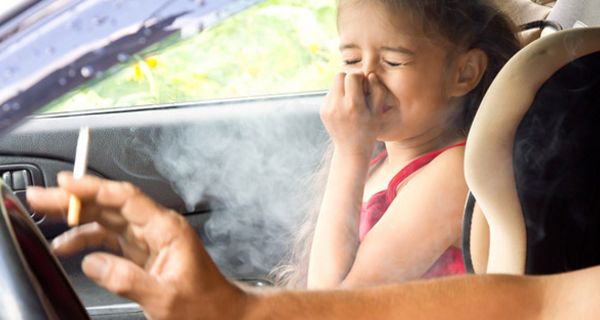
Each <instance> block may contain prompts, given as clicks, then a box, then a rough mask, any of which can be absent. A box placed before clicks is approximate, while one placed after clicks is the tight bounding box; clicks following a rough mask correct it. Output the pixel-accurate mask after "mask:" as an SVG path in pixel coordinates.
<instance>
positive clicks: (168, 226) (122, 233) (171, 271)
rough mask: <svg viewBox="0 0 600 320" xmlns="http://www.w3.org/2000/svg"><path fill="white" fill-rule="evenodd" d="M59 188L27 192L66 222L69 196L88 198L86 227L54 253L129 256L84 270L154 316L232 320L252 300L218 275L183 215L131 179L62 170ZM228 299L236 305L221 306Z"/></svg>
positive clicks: (58, 243) (99, 260)
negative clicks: (102, 249)
mask: <svg viewBox="0 0 600 320" xmlns="http://www.w3.org/2000/svg"><path fill="white" fill-rule="evenodd" d="M58 184H59V188H48V189H43V188H36V187H34V188H30V189H28V190H27V200H28V201H29V203H30V205H31V207H32V208H33V209H34V210H36V211H38V212H40V213H44V214H46V215H47V216H49V217H56V218H61V217H62V218H64V215H65V213H66V211H67V210H66V209H67V206H68V202H69V201H68V199H69V195H70V194H73V195H75V196H77V197H79V199H80V200H81V203H82V206H81V208H82V212H81V223H83V224H82V225H80V226H77V227H75V228H72V229H71V230H69V231H67V232H66V233H64V234H62V235H61V236H59V237H58V238H56V239H55V240H54V241H53V244H52V246H53V249H54V250H55V252H56V253H57V254H63V255H64V254H73V253H75V252H77V251H80V250H83V249H85V248H88V247H98V246H106V247H109V248H113V249H119V250H120V251H121V252H122V253H123V257H119V256H115V255H112V254H108V253H100V252H96V253H91V254H89V255H87V256H86V257H85V258H84V260H83V262H82V269H83V272H84V273H85V274H86V275H87V276H88V277H89V278H91V279H92V280H93V281H95V282H96V283H97V284H98V285H100V286H102V287H104V288H106V289H107V290H109V291H111V292H113V293H115V294H118V295H121V296H123V297H126V298H129V299H131V300H133V301H136V302H138V303H139V304H140V305H141V306H142V308H143V309H144V312H145V313H146V315H147V317H148V318H151V319H166V318H172V319H190V317H192V318H193V317H202V318H203V319H229V318H237V316H238V314H237V312H241V311H242V310H243V305H244V304H245V301H246V298H247V296H246V295H245V293H243V292H242V291H241V290H239V289H238V288H237V287H235V286H233V285H232V284H230V283H229V282H228V281H227V280H226V279H225V278H224V277H223V275H222V274H221V273H220V272H219V271H218V269H217V267H216V266H215V264H214V263H213V261H212V259H211V258H210V257H209V255H208V254H207V252H206V251H205V249H204V247H203V246H202V244H201V243H200V239H199V238H198V236H197V235H196V233H195V231H194V230H193V228H192V227H191V226H190V225H189V224H188V223H187V222H186V220H185V219H184V218H183V217H181V216H180V215H179V214H177V213H176V212H174V211H172V210H168V209H166V208H163V207H161V206H160V205H158V204H157V203H156V202H154V201H152V200H151V199H150V198H148V197H147V196H146V195H144V194H143V193H141V192H140V191H139V190H138V189H137V188H136V187H134V186H133V185H131V184H129V183H125V182H114V181H108V180H103V179H100V178H96V177H91V176H86V177H84V178H82V179H79V180H74V179H73V177H72V175H71V174H70V173H61V174H59V176H58ZM223 301H227V303H228V305H229V306H230V307H227V308H220V306H221V307H222V303H223ZM232 306H233V307H232Z"/></svg>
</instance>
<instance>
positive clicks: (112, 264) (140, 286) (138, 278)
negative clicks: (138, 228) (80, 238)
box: [81, 253, 165, 309]
mask: <svg viewBox="0 0 600 320" xmlns="http://www.w3.org/2000/svg"><path fill="white" fill-rule="evenodd" d="M81 267H82V269H83V272H84V274H85V275H86V276H88V277H89V278H90V279H92V280H93V281H94V282H96V283H97V284H98V285H99V286H101V287H103V288H105V289H107V290H108V291H110V292H112V293H114V294H117V295H120V296H123V297H126V298H129V299H131V300H133V301H136V302H138V303H139V304H140V305H142V307H145V306H148V305H152V304H153V303H154V302H156V300H157V299H159V297H157V295H161V294H162V293H165V292H164V291H165V289H164V288H162V287H161V286H160V284H159V283H158V282H157V280H156V279H154V277H152V276H151V275H150V274H149V273H148V272H147V271H146V270H144V269H143V268H141V267H140V266H138V265H136V264H135V263H133V262H131V261H129V260H127V259H124V258H120V257H117V256H115V255H111V254H107V253H92V254H89V255H87V256H86V257H85V258H84V259H83V261H82V263H81ZM144 309H146V308H144Z"/></svg>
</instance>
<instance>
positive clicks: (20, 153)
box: [0, 0, 600, 319]
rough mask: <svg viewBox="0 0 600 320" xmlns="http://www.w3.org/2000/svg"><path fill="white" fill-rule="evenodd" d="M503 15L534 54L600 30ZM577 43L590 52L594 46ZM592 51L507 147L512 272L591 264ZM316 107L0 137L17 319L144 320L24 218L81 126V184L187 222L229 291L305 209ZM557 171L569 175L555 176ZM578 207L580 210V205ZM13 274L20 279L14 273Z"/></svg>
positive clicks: (554, 16) (473, 230)
mask: <svg viewBox="0 0 600 320" xmlns="http://www.w3.org/2000/svg"><path fill="white" fill-rule="evenodd" d="M502 2H504V1H502ZM503 10H506V11H507V12H508V13H509V14H511V16H513V17H515V21H516V22H517V23H518V24H519V25H521V26H522V29H523V32H522V39H523V43H524V44H531V45H534V44H535V43H536V41H537V40H538V39H542V38H544V37H546V36H547V35H549V34H551V33H553V32H556V31H559V30H563V29H564V30H570V29H573V28H586V29H589V30H591V31H590V33H593V34H594V35H597V34H598V28H590V27H597V26H600V6H599V3H598V2H597V1H595V0H588V1H583V0H582V1H575V0H559V1H544V0H538V1H531V0H513V1H511V2H504V6H503ZM594 32H595V33H594ZM586 39H587V40H586V41H588V42H590V43H592V44H593V45H595V46H596V48H597V47H598V42H600V40H598V39H600V37H595V38H594V37H587V38H586ZM595 51H596V53H593V54H587V55H582V56H577V58H575V56H573V59H572V60H573V61H568V62H569V63H567V62H565V63H564V64H562V65H560V66H557V68H556V70H557V72H556V74H554V75H553V76H552V77H548V78H546V79H548V80H546V79H544V80H543V81H542V82H541V83H540V86H541V88H540V90H539V91H537V90H536V92H537V95H536V97H535V100H534V101H533V103H530V104H526V105H523V110H524V111H523V112H525V111H527V110H528V111H527V114H526V115H525V116H524V117H523V120H522V121H521V119H520V118H519V119H518V121H519V122H518V123H521V124H520V125H519V127H518V129H517V131H516V135H515V136H513V140H512V144H511V146H512V145H514V148H512V149H510V151H511V153H510V159H512V160H511V163H512V164H513V166H514V172H513V171H511V172H510V173H509V175H510V176H513V175H514V179H515V180H516V184H515V193H516V194H518V200H517V201H518V203H519V206H520V207H522V214H521V215H520V218H521V220H518V219H517V220H516V222H514V224H513V226H514V225H517V227H516V229H515V230H517V231H516V232H517V233H518V232H520V231H519V227H518V226H519V223H520V224H521V225H522V226H523V227H524V228H525V229H524V232H526V241H524V242H519V243H516V244H513V245H514V246H516V247H517V248H520V249H515V250H512V251H511V250H508V251H509V254H508V255H507V256H506V261H517V262H518V261H521V260H523V259H526V264H525V270H520V272H521V273H527V274H546V273H554V272H562V271H567V270H575V269H579V268H583V267H586V266H590V265H596V264H600V250H597V249H598V248H599V246H600V235H598V234H595V233H594V230H595V229H596V228H597V227H598V226H599V225H600V218H598V217H594V216H593V215H592V214H591V212H593V211H592V208H596V207H594V206H595V203H596V202H597V200H596V199H598V198H599V197H598V191H597V190H598V189H597V188H595V187H594V181H595V178H596V177H597V176H598V175H599V174H600V172H598V170H597V169H596V168H595V167H594V164H595V163H597V162H598V160H600V159H598V158H597V156H595V154H596V153H595V152H594V151H595V147H596V146H597V143H598V142H596V141H598V139H596V136H597V133H596V132H595V130H594V123H596V120H598V119H597V118H598V117H600V114H599V113H598V112H599V111H597V110H595V108H594V106H597V105H598V102H600V101H599V99H600V97H599V96H598V89H599V85H600V79H599V78H598V76H597V75H598V74H599V72H600V53H599V52H600V49H598V48H597V49H595ZM542 83H543V86H542V85H541V84H542ZM502 94H503V95H509V94H510V93H507V92H503V93H502ZM532 94H533V93H532ZM324 96H325V92H310V93H301V94H286V95H277V96H261V97H250V98H237V99H223V100H211V101H201V102H193V103H182V104H175V105H167V106H148V107H139V108H129V109H114V110H97V111H86V112H70V113H56V114H38V115H35V116H32V117H30V118H28V119H27V121H26V122H23V123H22V124H21V125H20V126H18V127H17V128H15V129H14V130H12V131H10V132H8V133H5V134H3V135H2V136H0V175H1V177H2V180H3V181H4V184H6V187H2V198H3V199H2V200H3V203H4V207H5V209H3V212H2V219H0V228H3V230H2V232H1V237H0V239H1V240H2V241H3V244H2V245H1V246H0V249H2V250H8V249H6V248H12V249H10V250H9V251H4V252H3V253H2V259H5V258H4V257H8V256H11V257H13V259H8V260H7V262H6V263H7V264H8V263H12V266H13V267H12V269H6V268H0V274H3V275H2V276H1V277H2V281H4V279H13V280H14V282H12V284H11V286H12V288H14V290H25V291H24V292H23V293H22V294H20V295H19V296H28V297H34V298H32V299H31V301H25V302H23V303H22V304H21V307H16V308H17V309H18V308H21V310H30V312H32V313H30V315H36V314H40V313H43V314H46V315H47V316H46V317H47V318H50V319H53V318H56V319H62V318H68V319H85V318H87V317H88V316H89V317H91V318H93V319H144V315H143V312H142V311H141V310H140V308H139V306H138V305H137V304H135V303H132V302H131V301H129V300H126V299H123V298H120V297H117V296H115V295H113V294H111V293H109V292H107V291H106V290H104V289H102V288H99V287H98V286H96V285H95V284H93V283H92V282H91V281H90V280H88V279H87V278H86V277H85V276H84V275H83V274H82V272H81V268H80V264H81V260H82V258H83V256H84V255H85V252H84V253H82V254H80V255H77V256H73V257H67V258H60V259H56V258H55V257H54V255H52V254H51V253H50V251H49V249H48V246H47V244H46V243H45V241H46V240H51V239H52V238H54V237H55V236H57V235H58V234H60V233H62V232H64V231H65V230H67V229H68V227H67V226H66V224H65V223H64V222H59V221H53V220H50V219H46V217H44V216H43V215H41V214H40V213H36V212H33V211H32V210H31V209H30V208H28V207H27V204H26V201H24V200H25V189H26V187H27V186H30V185H37V186H56V184H57V183H56V175H57V173H58V172H60V171H71V170H72V169H73V161H74V159H73V157H74V155H75V145H76V141H77V134H78V131H79V128H80V127H81V126H89V127H90V128H91V142H90V151H89V156H88V173H89V174H92V175H96V176H99V177H104V178H108V179H114V180H123V181H130V182H132V183H133V184H135V185H137V186H138V187H140V189H141V190H142V191H143V192H144V193H146V194H148V195H149V196H150V197H152V198H153V199H156V200H157V201H158V202H159V203H160V204H162V205H164V206H166V207H168V208H171V209H173V210H176V211H177V212H179V213H181V214H182V215H184V216H185V218H186V219H187V220H188V222H189V223H190V224H191V225H192V226H193V227H194V228H195V229H196V230H197V232H198V234H199V236H200V237H201V238H202V240H203V242H204V245H205V246H206V247H207V249H208V251H209V253H210V254H211V256H212V257H213V258H214V259H215V261H216V262H217V264H218V265H219V267H220V268H221V270H222V271H223V272H224V273H225V275H227V276H228V277H230V278H231V279H232V280H236V281H244V282H246V283H248V284H250V285H255V286H269V285H271V283H270V282H269V280H268V277H267V274H268V272H269V271H270V270H271V268H272V267H273V266H275V265H276V264H277V263H278V262H279V260H280V259H281V258H282V256H283V255H284V254H285V252H286V250H287V249H288V244H286V243H285V241H282V239H287V238H289V236H290V232H293V226H294V225H296V224H297V223H298V222H299V221H300V220H301V217H302V212H303V210H304V209H305V208H304V207H303V204H304V203H306V202H307V201H306V199H305V198H302V197H300V196H298V194H303V193H302V192H299V191H302V190H303V188H305V181H301V179H299V177H304V176H308V175H309V174H310V173H311V172H312V171H313V170H314V167H315V166H317V165H318V164H319V162H320V160H321V156H322V154H323V152H324V150H325V148H326V143H327V134H326V132H325V129H324V128H323V126H322V124H321V122H320V118H319V107H320V104H321V101H322V99H323V97H324ZM0 98H1V97H0ZM549 102H550V103H549ZM476 121H477V120H476ZM515 126H516V125H515ZM530 128H535V130H533V129H530ZM549 131H552V132H555V134H553V135H550V134H548V132H549ZM562 139H567V140H566V141H577V143H576V144H574V143H570V144H569V143H562V142H561V141H562ZM281 141H286V143H285V144H282V143H280V142H281ZM488 143H489V144H494V143H496V141H494V140H491V141H488ZM233 148H235V149H239V150H243V152H244V154H247V155H248V157H247V159H239V158H238V157H237V156H236V154H233V153H232V152H230V150H232V149H233ZM467 148H469V144H468V145H467ZM549 150H550V151H552V152H550V153H548V151H549ZM540 154H544V155H546V156H545V157H540V156H539V155H540ZM242 160H243V161H242ZM282 163H285V164H286V166H281V165H279V164H282ZM274 167H286V168H287V169H281V170H275V171H274V170H273V169H272V168H274ZM557 172H561V173H564V172H568V173H569V174H566V175H562V176H560V177H558V176H555V174H556V173H557ZM289 181H297V183H289ZM8 188H10V189H11V190H12V192H10V191H9V189H8ZM565 190H576V192H575V193H576V194H570V193H569V192H566V191H565ZM583 190H588V191H589V192H583ZM472 191H473V192H472V194H471V195H470V197H469V201H468V202H467V205H466V209H465V227H464V230H463V251H464V255H465V259H466V265H467V267H468V269H469V270H470V271H471V272H486V269H487V270H489V267H490V266H489V265H488V256H492V255H493V254H494V252H495V251H494V250H496V248H497V247H491V246H490V243H491V241H493V240H492V239H491V235H492V234H494V233H495V232H497V231H495V230H497V226H495V225H492V224H490V225H489V226H488V225H487V223H485V220H484V219H483V218H482V217H486V216H487V214H488V212H482V210H481V208H480V207H479V205H480V204H481V203H482V200H483V199H482V198H481V197H480V196H479V195H478V191H477V190H472ZM571 193H572V192H571ZM264 194H268V196H265V195H264ZM559 194H560V195H561V196H557V195H559ZM484 198H485V197H484ZM17 199H18V200H17ZM582 199H591V200H589V201H588V202H589V203H587V204H586V203H585V202H586V200H582ZM19 200H20V201H19ZM19 203H21V204H19ZM490 214H491V213H490ZM28 217H30V218H31V219H29V218H28ZM482 230H483V231H482ZM478 232H479V233H478ZM511 232H514V231H509V232H508V233H509V234H510V233H511ZM517 238H519V237H517ZM505 251H506V250H504V251H502V252H505ZM11 261H12V262H11ZM508 264H509V265H510V263H508ZM502 267H503V266H499V267H498V268H500V270H502V269H501V268H502ZM498 268H497V269H494V270H495V271H498ZM517 269H518V268H517ZM14 270H22V272H20V273H19V274H18V275H16V272H15V271H14ZM504 271H506V272H509V273H518V271H519V270H517V271H515V269H514V268H507V269H505V270H504ZM3 286H4V283H3ZM7 286H8V284H7ZM21 288H25V289H21ZM57 297H61V298H60V301H58V300H57V299H58V298H57ZM0 298H1V299H7V298H6V296H4V295H0ZM2 303H3V305H11V303H12V305H15V303H14V302H10V301H8V302H7V301H5V300H2ZM42 310H43V311H42ZM25 318H27V317H25Z"/></svg>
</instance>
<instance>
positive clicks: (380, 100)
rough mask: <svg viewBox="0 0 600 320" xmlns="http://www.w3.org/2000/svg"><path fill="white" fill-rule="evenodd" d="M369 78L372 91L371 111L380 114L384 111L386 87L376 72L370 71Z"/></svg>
mask: <svg viewBox="0 0 600 320" xmlns="http://www.w3.org/2000/svg"><path fill="white" fill-rule="evenodd" d="M367 80H368V83H369V88H370V93H371V94H370V95H369V98H368V100H369V106H370V108H371V112H372V113H373V114H375V115H380V114H382V113H383V107H384V102H385V93H386V88H385V86H384V85H383V83H381V81H380V80H379V78H377V76H376V75H375V74H374V73H370V74H369V75H368V78H367Z"/></svg>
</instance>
